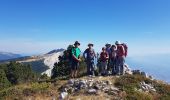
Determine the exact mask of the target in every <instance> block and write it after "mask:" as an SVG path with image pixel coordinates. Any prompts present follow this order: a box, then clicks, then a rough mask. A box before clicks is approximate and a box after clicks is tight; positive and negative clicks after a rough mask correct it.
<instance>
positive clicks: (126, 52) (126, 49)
mask: <svg viewBox="0 0 170 100" xmlns="http://www.w3.org/2000/svg"><path fill="white" fill-rule="evenodd" d="M122 46H123V47H124V49H125V54H124V55H125V57H126V56H127V54H128V46H127V45H126V44H122Z"/></svg>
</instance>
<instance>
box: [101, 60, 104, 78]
mask: <svg viewBox="0 0 170 100" xmlns="http://www.w3.org/2000/svg"><path fill="white" fill-rule="evenodd" d="M103 73H104V62H103V61H102V62H101V74H102V75H103Z"/></svg>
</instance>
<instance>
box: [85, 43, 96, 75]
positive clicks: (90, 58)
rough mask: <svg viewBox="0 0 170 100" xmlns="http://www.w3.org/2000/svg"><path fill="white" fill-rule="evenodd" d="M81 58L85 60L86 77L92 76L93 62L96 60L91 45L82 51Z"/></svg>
mask: <svg viewBox="0 0 170 100" xmlns="http://www.w3.org/2000/svg"><path fill="white" fill-rule="evenodd" d="M83 57H84V58H85V61H86V64H87V75H93V76H94V75H95V74H94V67H95V65H94V60H95V58H96V54H95V51H94V49H93V44H92V43H89V44H88V48H87V49H86V50H85V51H84V53H83Z"/></svg>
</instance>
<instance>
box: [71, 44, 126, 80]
mask: <svg viewBox="0 0 170 100" xmlns="http://www.w3.org/2000/svg"><path fill="white" fill-rule="evenodd" d="M79 46H80V43H79V42H78V41H76V42H75V43H74V47H73V48H72V49H71V57H72V60H71V77H72V78H76V77H77V73H78V72H77V71H78V67H79V62H81V59H80V56H81V50H80V48H79ZM93 46H94V44H92V43H89V44H88V48H87V49H86V50H85V51H84V52H83V57H84V59H85V62H86V64H87V75H92V76H94V75H95V59H97V61H98V62H99V75H104V76H105V75H108V74H109V72H111V74H112V75H124V64H125V58H126V56H127V50H128V47H127V45H126V44H125V43H121V42H120V41H116V42H115V44H113V45H111V44H108V43H107V44H106V45H105V47H102V51H101V53H100V54H98V53H97V54H96V53H95V50H94V49H93Z"/></svg>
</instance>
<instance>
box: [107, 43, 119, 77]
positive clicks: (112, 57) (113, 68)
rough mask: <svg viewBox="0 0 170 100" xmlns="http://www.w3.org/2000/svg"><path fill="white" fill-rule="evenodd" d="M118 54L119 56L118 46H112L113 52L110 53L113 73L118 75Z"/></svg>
mask: <svg viewBox="0 0 170 100" xmlns="http://www.w3.org/2000/svg"><path fill="white" fill-rule="evenodd" d="M116 56H117V47H116V45H112V46H111V53H110V55H109V57H110V65H111V68H112V75H116V60H117V59H116Z"/></svg>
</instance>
